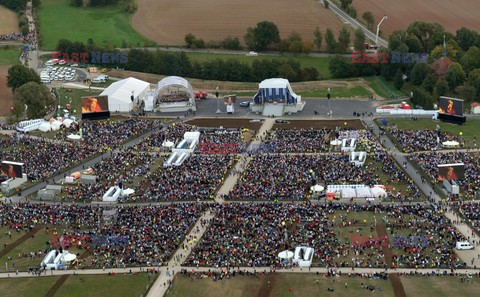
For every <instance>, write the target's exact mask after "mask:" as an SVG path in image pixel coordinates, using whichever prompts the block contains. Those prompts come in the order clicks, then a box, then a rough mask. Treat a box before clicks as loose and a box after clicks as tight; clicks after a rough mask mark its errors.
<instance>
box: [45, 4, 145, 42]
mask: <svg viewBox="0 0 480 297" xmlns="http://www.w3.org/2000/svg"><path fill="white" fill-rule="evenodd" d="M38 16H39V25H40V35H41V37H42V46H41V48H42V49H46V50H53V49H55V48H56V46H57V43H58V40H60V39H68V40H71V41H82V42H84V43H86V42H87V40H88V39H89V38H92V39H93V40H94V42H95V43H96V44H98V45H100V46H105V45H108V46H109V47H121V46H122V40H125V41H126V42H127V45H128V46H131V47H139V46H144V45H146V43H148V44H152V43H153V42H152V41H149V40H148V39H147V38H145V37H143V36H141V35H140V34H139V33H137V32H136V31H135V30H134V29H133V28H132V27H131V25H130V15H129V14H127V13H125V12H122V11H121V10H120V9H119V8H117V7H114V6H108V7H98V8H92V7H82V8H78V7H73V6H70V5H69V1H68V0H42V4H41V6H40V10H39V12H38Z"/></svg>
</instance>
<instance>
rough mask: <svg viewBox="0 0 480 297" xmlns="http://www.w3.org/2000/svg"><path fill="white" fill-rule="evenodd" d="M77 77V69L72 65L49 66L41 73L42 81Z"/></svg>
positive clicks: (69, 79) (47, 81) (68, 79)
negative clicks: (71, 66)
mask: <svg viewBox="0 0 480 297" xmlns="http://www.w3.org/2000/svg"><path fill="white" fill-rule="evenodd" d="M74 77H75V69H72V68H70V67H53V66H47V68H45V69H44V70H43V71H42V72H41V73H40V79H41V81H42V83H46V84H48V83H50V82H52V81H54V80H57V81H64V80H66V81H72V80H73V79H74Z"/></svg>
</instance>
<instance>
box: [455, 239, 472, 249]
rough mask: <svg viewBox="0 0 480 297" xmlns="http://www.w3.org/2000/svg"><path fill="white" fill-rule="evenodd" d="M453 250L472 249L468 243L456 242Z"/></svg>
mask: <svg viewBox="0 0 480 297" xmlns="http://www.w3.org/2000/svg"><path fill="white" fill-rule="evenodd" d="M455 248H456V249H457V250H471V249H473V245H471V244H470V242H468V241H457V244H456V245H455Z"/></svg>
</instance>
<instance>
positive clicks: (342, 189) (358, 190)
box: [327, 185, 387, 199]
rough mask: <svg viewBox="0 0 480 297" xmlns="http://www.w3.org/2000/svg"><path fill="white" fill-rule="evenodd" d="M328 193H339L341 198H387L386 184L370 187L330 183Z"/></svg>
mask: <svg viewBox="0 0 480 297" xmlns="http://www.w3.org/2000/svg"><path fill="white" fill-rule="evenodd" d="M327 193H334V194H339V195H340V197H341V198H346V199H350V198H365V199H371V198H386V197H387V192H386V191H385V186H383V185H375V186H373V187H371V188H370V187H368V186H366V185H328V186H327Z"/></svg>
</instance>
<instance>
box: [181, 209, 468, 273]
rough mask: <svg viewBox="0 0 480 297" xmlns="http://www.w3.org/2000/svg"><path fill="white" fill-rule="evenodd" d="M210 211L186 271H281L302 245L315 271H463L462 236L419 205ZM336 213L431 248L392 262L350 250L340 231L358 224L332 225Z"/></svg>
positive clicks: (396, 255) (373, 251) (401, 253)
mask: <svg viewBox="0 0 480 297" xmlns="http://www.w3.org/2000/svg"><path fill="white" fill-rule="evenodd" d="M214 208H215V212H216V216H215V218H214V219H213V220H212V222H211V224H210V226H209V227H208V228H207V231H206V232H205V234H204V235H203V237H202V239H201V240H200V242H199V244H198V245H197V246H196V248H195V249H194V251H193V252H192V253H191V254H190V257H189V258H188V259H187V260H186V262H185V265H187V266H207V267H217V268H218V267H237V266H250V267H268V266H276V267H278V266H281V260H280V259H279V258H278V256H277V254H278V253H279V251H283V250H285V249H289V250H293V249H295V247H296V246H300V245H306V246H308V247H312V248H314V249H315V254H314V258H313V265H314V266H328V267H382V268H384V267H397V265H398V267H419V268H420V267H422V268H436V267H444V268H445V267H448V268H463V267H465V263H463V262H461V261H460V260H459V259H457V258H456V256H455V253H454V252H453V247H454V244H455V241H457V240H461V239H463V237H462V235H461V234H460V233H459V232H458V231H456V230H455V229H454V228H453V227H452V226H451V225H450V221H449V220H448V219H446V218H444V217H443V215H442V214H441V213H440V212H439V211H438V210H437V209H434V208H429V207H426V206H422V205H409V206H407V205H349V204H333V205H309V204H277V203H268V204H264V203H258V204H228V205H216V206H214ZM339 210H342V211H370V212H374V213H375V214H379V216H380V217H383V218H384V221H385V222H386V224H387V225H388V226H389V227H393V228H395V230H403V232H409V233H411V234H415V235H419V234H421V235H428V236H429V247H428V248H425V249H419V248H411V247H409V246H405V247H399V248H397V249H394V250H393V255H392V259H387V260H386V259H385V255H384V254H383V250H382V248H381V247H379V246H367V245H364V246H353V245H352V243H351V242H349V240H348V239H347V240H342V239H341V238H339V233H338V232H339V230H340V229H341V228H343V227H346V226H351V225H352V224H356V223H357V222H356V221H355V220H347V218H345V217H344V218H342V217H340V218H339V219H337V220H335V219H333V220H332V216H334V215H335V214H336V212H335V211H339ZM406 215H411V216H414V217H415V220H411V221H406V220H405V221H402V220H400V219H399V218H401V217H402V216H406ZM371 223H372V224H373V222H371ZM371 228H372V229H374V226H371Z"/></svg>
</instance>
